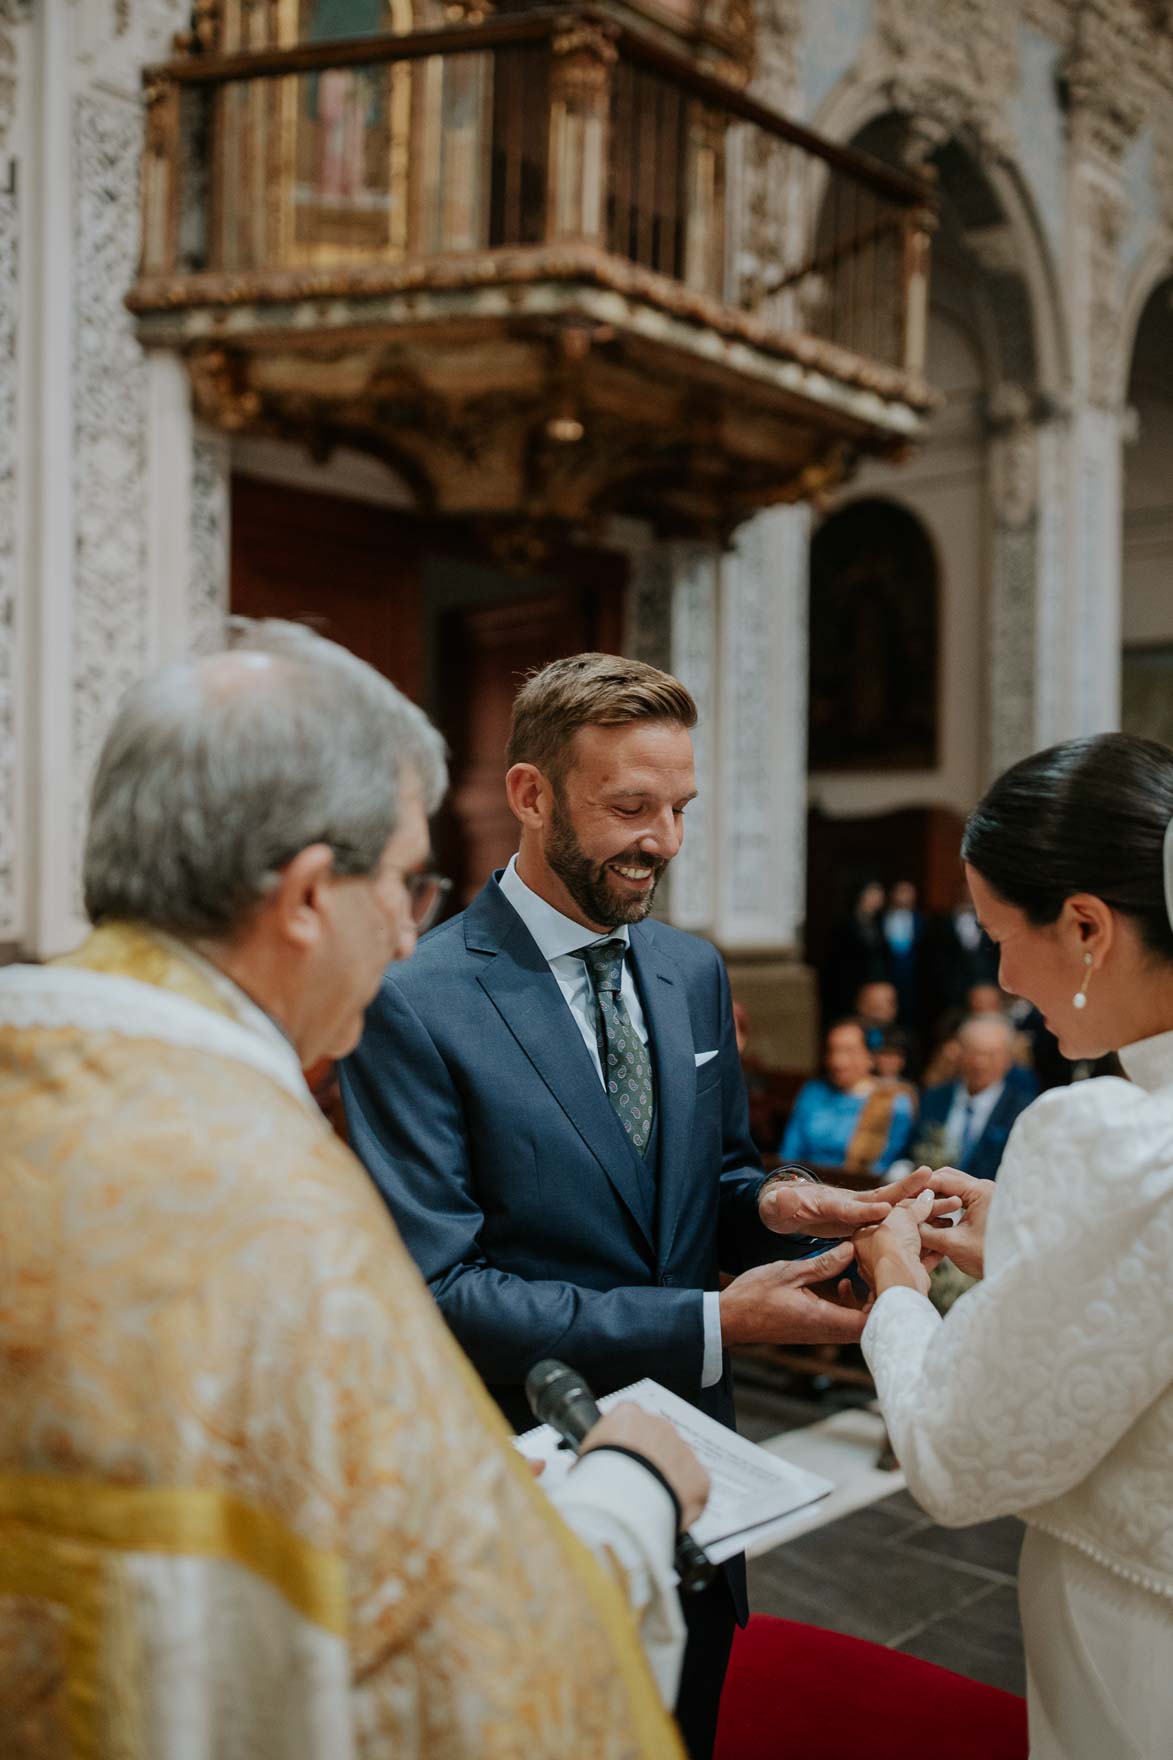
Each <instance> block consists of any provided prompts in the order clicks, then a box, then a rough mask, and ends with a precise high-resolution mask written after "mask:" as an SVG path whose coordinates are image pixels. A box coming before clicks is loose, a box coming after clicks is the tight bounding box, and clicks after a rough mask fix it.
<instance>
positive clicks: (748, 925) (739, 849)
mask: <svg viewBox="0 0 1173 1760" xmlns="http://www.w3.org/2000/svg"><path fill="white" fill-rule="evenodd" d="M809 537H810V509H809V508H807V507H805V506H799V507H777V508H771V509H769V510H768V511H766V512H765V513H760V514H758V515H757V516H756V518H754V519H752V520H750V521H749V522H748V523H747V524H746V525H744V526H742V527H741V529H740V530H739V532H738V534H737V539H736V542H735V544H734V547H733V549H732V550H731V551H729V552H728V553H727V554H726V555H725V556H724V557H722V559H721V595H720V612H719V625H718V627H719V647H718V654H719V672H720V685H719V719H718V727H719V730H720V751H719V759H718V766H717V778H716V782H717V789H716V794H717V808H718V820H717V900H716V903H717V911H716V924H715V927H716V938H717V940H718V942H719V943H720V945H721V946H722V947H723V948H725V949H726V950H727V951H729V952H732V951H733V950H735V949H746V950H751V951H755V952H763V951H768V952H770V953H773V954H777V953H779V952H785V953H793V952H794V951H795V949H796V948H797V947H798V945H799V940H800V935H801V927H802V918H803V914H804V910H805V889H806V722H807V683H808V679H807V673H808V666H807V578H808V563H807V558H808V549H809Z"/></svg>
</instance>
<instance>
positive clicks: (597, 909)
mask: <svg viewBox="0 0 1173 1760" xmlns="http://www.w3.org/2000/svg"><path fill="white" fill-rule="evenodd" d="M546 860H547V862H548V863H549V864H550V868H551V870H552V872H553V873H555V874H556V875H557V876H558V878H559V880H561V882H562V884H563V886H565V888H566V890H567V892H568V893H569V894H570V896H571V898H572V899H573V900H574V902H575V904H576V905H577V906H578V908H579V910H580V911H581V912H582V914H583V916H584V917H586V919H587V921H588V922H591V923H602V924H603V926H604V928H607V929H617V928H619V926H620V924H621V923H639V922H642V921H643V919H644V917H646V916H647V914H648V912H649V911H650V910H651V908H652V904H653V902H654V900H655V896H656V888H657V887H658V886H659V884H660V879H661V876H662V875H663V872H664V869H665V868H666V867H667V866H668V864H667V862H666V861H664V860H663V859H662V858H661V857H658V856H649V855H645V854H644V852H643V851H642V850H639V849H637V850H624V851H622V852H621V853H620V854H618V855H614V856H611V857H609V859H608V861H607V862H592V861H591V859H590V857H589V856H588V855H587V854H586V851H585V850H584V849H583V847H582V845H581V844H580V843H579V841H578V838H577V836H576V835H575V830H574V826H573V824H572V823H571V820H570V815H569V814H568V813H567V812H565V810H564V809H563V805H562V800H561V796H560V794H559V793H558V791H557V790H556V791H555V794H554V811H553V815H552V818H551V831H550V841H549V843H548V844H547V846H546ZM611 862H620V863H622V864H623V866H624V867H630V868H651V869H653V870H654V871H653V875H652V883H651V885H650V886H649V887H648V889H647V891H646V892H642V893H640V894H639V896H638V897H631V896H630V895H621V894H620V892H619V889H618V887H617V886H616V885H615V883H614V882H613V881H612V879H611V876H610V874H609V873H608V867H609V866H610V863H611Z"/></svg>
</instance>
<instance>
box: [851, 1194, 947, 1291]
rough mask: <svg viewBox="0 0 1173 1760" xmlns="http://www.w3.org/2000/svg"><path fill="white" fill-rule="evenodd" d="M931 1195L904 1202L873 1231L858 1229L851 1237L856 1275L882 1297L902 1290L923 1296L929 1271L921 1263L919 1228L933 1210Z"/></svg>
mask: <svg viewBox="0 0 1173 1760" xmlns="http://www.w3.org/2000/svg"><path fill="white" fill-rule="evenodd" d="M933 1201H934V1200H933V1193H932V1192H931V1191H928V1192H922V1193H921V1194H920V1196H919V1197H917V1198H906V1199H905V1200H904V1202H903V1203H902V1204H897V1205H896V1206H895V1207H894V1208H893V1209H892V1210H891V1211H890V1213H889V1215H888V1219H887V1221H886V1222H881V1223H880V1224H879V1225H878V1226H877V1227H876V1228H861V1229H860V1231H859V1233H858V1234H857V1235H856V1236H855V1258H856V1263H857V1264H858V1266H859V1268H860V1271H861V1272H862V1273H863V1275H864V1277H865V1278H866V1279H867V1281H868V1283H869V1284H870V1285H871V1287H872V1289H874V1290H875V1292H876V1294H877V1295H882V1294H883V1292H884V1291H885V1290H886V1289H891V1288H892V1287H894V1286H902V1287H903V1288H905V1289H915V1290H919V1291H920V1293H921V1294H922V1295H927V1293H928V1288H929V1269H930V1268H931V1267H930V1266H926V1265H924V1264H922V1262H921V1228H922V1225H923V1224H924V1222H925V1221H926V1220H927V1218H928V1217H929V1216H930V1215H931V1213H932V1209H933Z"/></svg>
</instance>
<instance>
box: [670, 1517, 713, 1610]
mask: <svg viewBox="0 0 1173 1760" xmlns="http://www.w3.org/2000/svg"><path fill="white" fill-rule="evenodd" d="M676 1575H677V1576H678V1577H679V1578H680V1588H681V1592H682V1593H683V1594H685V1595H697V1594H699V1593H700V1591H701V1590H702V1589H707V1588H708V1586H709V1584H710V1583H711V1582H712V1581H713V1580H714V1578H715V1577H716V1575H717V1567H716V1565H715V1564H714V1563H713V1561H712V1559H711V1558H710V1557H709V1555H708V1553H707V1552H706V1551H705V1549H704V1547H703V1546H698V1545H697V1543H696V1541H695V1540H694V1539H693V1537H692V1535H691V1534H690V1533H689V1531H688V1529H687V1528H685V1530H684V1532H683V1533H682V1534H678V1535H677V1537H676Z"/></svg>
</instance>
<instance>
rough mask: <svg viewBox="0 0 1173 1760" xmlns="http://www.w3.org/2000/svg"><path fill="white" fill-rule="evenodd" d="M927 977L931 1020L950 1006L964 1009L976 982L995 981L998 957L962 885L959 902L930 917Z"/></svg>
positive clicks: (927, 944)
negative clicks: (967, 996)
mask: <svg viewBox="0 0 1173 1760" xmlns="http://www.w3.org/2000/svg"><path fill="white" fill-rule="evenodd" d="M923 955H924V962H923V963H924V976H925V987H926V992H927V995H926V1003H927V1005H928V1013H929V1019H930V1020H935V1019H936V1018H937V1016H938V1015H940V1014H943V1013H944V1011H945V1010H946V1009H950V1008H963V1007H964V1006H965V999H966V995H967V993H968V991H969V990H970V989H971V988H972V986H973V985H974V984H987V983H993V982H994V981H995V980H996V978H997V976H998V956H997V953H996V952H995V950H994V947H993V945H992V944H991V942H990V938H989V936H988V935H984V934H983V933H982V927H981V924H980V923H979V922H978V920H977V916H976V914H975V912H974V908H973V900H972V899H971V898H970V896H969V892H968V890H967V889H966V888H965V887H964V886H962V887H961V889H960V891H959V893H958V895H957V903H956V904H955V905H954V907H953V909H952V910H951V911H950V912H948V913H947V914H946V915H944V916H938V917H933V918H930V920H929V922H928V924H927V925H926V928H925V938H924V949H923Z"/></svg>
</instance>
